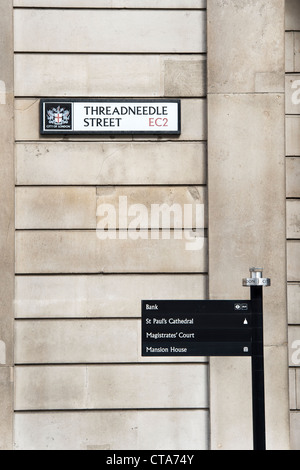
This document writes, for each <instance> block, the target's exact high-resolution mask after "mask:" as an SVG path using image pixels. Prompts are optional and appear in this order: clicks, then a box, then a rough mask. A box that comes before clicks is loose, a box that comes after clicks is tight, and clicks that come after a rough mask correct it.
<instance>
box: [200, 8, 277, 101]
mask: <svg viewBox="0 0 300 470" xmlns="http://www.w3.org/2000/svg"><path fill="white" fill-rule="evenodd" d="M207 11H208V17H209V21H208V45H209V53H208V92H209V93H250V92H253V93H254V92H255V93H265V92H274V91H275V92H277V93H278V92H281V93H282V92H283V91H284V41H283V40H282V35H283V33H284V22H283V18H284V3H283V2H282V0H268V1H264V2H263V3H261V4H260V7H259V14H258V5H257V2H249V1H243V2H242V1H241V0H228V1H226V2H224V1H221V0H211V1H209V2H208V4H207ZM279 11H280V14H279ZM216 31H217V32H218V33H217V34H216ZM220 38H222V45H221V43H220ZM224 51H226V52H225V53H224ZM224 56H225V57H226V60H224ZM261 74H263V76H261Z"/></svg>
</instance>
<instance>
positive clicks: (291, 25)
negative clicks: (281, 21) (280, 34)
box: [285, 0, 300, 31]
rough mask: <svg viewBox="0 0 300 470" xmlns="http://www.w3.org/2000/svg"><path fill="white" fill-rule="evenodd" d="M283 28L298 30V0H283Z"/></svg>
mask: <svg viewBox="0 0 300 470" xmlns="http://www.w3.org/2000/svg"><path fill="white" fill-rule="evenodd" d="M285 29H286V30H287V31H293V30H294V31H297V30H298V31H299V30H300V5H299V2H298V0H285Z"/></svg>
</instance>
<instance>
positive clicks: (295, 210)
mask: <svg viewBox="0 0 300 470" xmlns="http://www.w3.org/2000/svg"><path fill="white" fill-rule="evenodd" d="M286 209H287V238H300V200H299V199H298V200H297V199H295V200H288V201H287V204H286Z"/></svg>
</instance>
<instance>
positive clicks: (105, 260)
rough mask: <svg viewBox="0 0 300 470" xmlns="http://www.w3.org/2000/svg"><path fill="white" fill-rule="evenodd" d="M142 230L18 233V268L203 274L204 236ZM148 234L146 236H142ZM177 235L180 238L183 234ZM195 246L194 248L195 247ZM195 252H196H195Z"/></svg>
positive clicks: (32, 271)
mask: <svg viewBox="0 0 300 470" xmlns="http://www.w3.org/2000/svg"><path fill="white" fill-rule="evenodd" d="M181 235H182V239H177V238H175V235H174V234H173V233H172V232H171V233H170V235H169V234H168V235H167V239H163V238H162V237H163V234H162V233H160V232H159V231H157V232H151V233H150V232H147V231H146V232H144V234H143V233H142V232H137V235H136V238H137V239H134V237H133V235H132V234H128V237H127V239H125V240H124V239H122V238H121V239H120V236H119V233H118V232H116V234H112V237H114V236H115V239H105V240H102V239H99V234H98V235H97V233H96V231H94V230H93V231H34V232H31V231H25V232H17V233H16V272H17V273H19V274H25V273H27V274H37V273H40V274H47V273H48V274H50V273H57V274H59V273H66V274H67V273H147V272H148V273H172V272H174V273H204V272H207V243H206V239H205V238H203V234H202V233H200V234H198V235H197V234H190V232H186V233H182V234H181ZM143 236H144V237H145V238H146V237H148V239H143V238H141V237H143ZM179 236H180V234H177V235H176V237H179ZM191 248H193V251H192V250H191ZM194 250H195V251H194Z"/></svg>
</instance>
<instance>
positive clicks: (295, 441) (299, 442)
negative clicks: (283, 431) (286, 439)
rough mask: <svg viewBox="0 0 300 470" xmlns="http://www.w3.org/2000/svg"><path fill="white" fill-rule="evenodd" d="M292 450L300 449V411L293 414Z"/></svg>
mask: <svg viewBox="0 0 300 470" xmlns="http://www.w3.org/2000/svg"><path fill="white" fill-rule="evenodd" d="M291 448H292V449H294V450H299V449H300V413H299V411H292V412H291Z"/></svg>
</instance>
